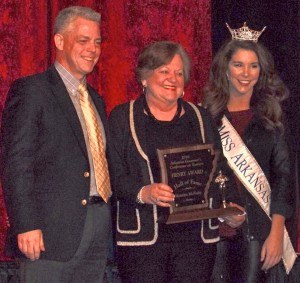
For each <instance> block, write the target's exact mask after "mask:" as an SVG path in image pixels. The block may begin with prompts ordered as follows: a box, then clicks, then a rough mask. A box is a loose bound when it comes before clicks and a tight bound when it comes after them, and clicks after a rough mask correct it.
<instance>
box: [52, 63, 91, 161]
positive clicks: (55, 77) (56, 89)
mask: <svg viewBox="0 0 300 283" xmlns="http://www.w3.org/2000/svg"><path fill="white" fill-rule="evenodd" d="M48 79H49V82H50V85H51V88H52V93H53V95H54V97H55V99H56V100H57V102H58V104H59V106H60V107H61V110H62V113H63V114H64V115H65V117H66V119H67V120H68V122H69V124H70V126H71V128H72V129H73V132H74V135H75V137H76V138H77V141H78V144H79V146H80V148H81V150H82V152H83V154H84V155H85V156H86V158H87V159H88V154H87V149H86V144H85V140H84V135H83V131H82V128H81V124H80V121H79V118H78V115H77V112H76V110H75V107H74V105H73V103H72V100H71V98H70V96H69V94H68V91H67V89H66V87H65V85H64V83H63V81H62V79H61V78H60V76H59V74H58V73H57V71H56V69H55V67H54V66H52V67H50V68H49V70H48Z"/></svg>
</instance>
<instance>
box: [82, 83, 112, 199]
mask: <svg viewBox="0 0 300 283" xmlns="http://www.w3.org/2000/svg"><path fill="white" fill-rule="evenodd" d="M78 92H79V94H80V106H81V109H82V113H83V116H84V120H85V124H86V128H87V133H88V138H89V143H90V150H91V155H92V160H93V164H94V171H95V179H96V186H97V191H98V193H99V195H100V196H101V197H102V198H103V199H104V201H105V202H107V201H108V198H109V197H110V195H111V187H110V180H109V174H108V166H107V160H106V155H105V150H104V143H103V138H102V134H101V130H100V128H99V125H98V123H97V118H96V114H95V111H94V108H93V107H92V104H91V101H90V97H89V94H88V91H87V89H86V87H85V85H83V84H81V85H79V87H78Z"/></svg>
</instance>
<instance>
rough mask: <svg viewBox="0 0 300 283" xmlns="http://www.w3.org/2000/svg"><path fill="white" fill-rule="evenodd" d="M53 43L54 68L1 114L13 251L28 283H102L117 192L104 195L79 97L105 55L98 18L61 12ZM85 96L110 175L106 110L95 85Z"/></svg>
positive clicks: (11, 97) (28, 83)
mask: <svg viewBox="0 0 300 283" xmlns="http://www.w3.org/2000/svg"><path fill="white" fill-rule="evenodd" d="M54 42H55V46H56V61H55V64H54V65H53V66H51V67H50V68H49V69H48V70H47V71H45V72H44V73H40V74H36V75H33V76H29V77H26V78H21V79H18V80H16V81H15V82H14V83H13V84H12V86H11V88H10V91H9V93H8V97H7V101H6V104H5V108H4V111H3V120H2V132H1V134H2V136H1V140H2V153H3V156H2V157H3V165H4V166H3V172H2V178H3V189H4V195H5V201H6V206H7V210H8V215H9V220H10V224H11V228H10V231H9V241H8V250H9V251H10V252H11V255H14V256H16V257H19V258H21V277H22V278H21V281H22V282H43V283H45V282H89V283H91V282H102V278H103V274H104V270H105V265H106V258H107V249H108V242H109V237H110V233H111V215H110V204H109V196H110V194H111V191H110V186H109V187H108V188H106V190H108V194H107V196H108V198H106V197H104V198H103V197H102V196H101V194H100V193H99V191H100V192H101V190H102V189H103V188H102V187H101V186H102V184H100V183H98V181H97V180H96V179H97V178H96V175H97V174H96V171H97V168H96V167H97V164H96V162H95V159H94V156H93V151H92V147H91V140H90V136H89V127H88V123H87V121H86V119H85V115H84V111H83V110H82V107H81V104H80V103H81V102H80V99H79V97H80V94H79V91H78V90H77V89H78V86H79V85H80V84H83V85H86V75H87V74H89V73H90V72H92V71H93V68H94V66H95V65H96V63H97V61H98V59H99V56H100V53H101V49H100V43H101V36H100V14H99V13H97V12H95V11H93V10H92V9H89V8H86V7H78V6H76V7H75V6H74V7H69V8H66V9H64V10H62V11H61V12H60V13H59V15H58V17H57V18H56V21H55V27H54ZM87 90H88V97H89V101H90V104H91V107H92V109H93V111H94V114H95V117H96V122H95V124H96V126H95V127H97V128H98V129H99V131H100V132H101V133H100V136H102V137H101V143H102V145H103V146H102V147H104V150H105V152H104V158H102V159H103V162H104V164H105V166H106V167H105V168H104V169H102V170H103V172H105V173H107V160H108V161H109V148H108V145H109V143H108V141H107V140H108V134H107V125H106V112H105V105H104V101H103V99H102V98H101V97H100V96H99V95H98V94H97V92H96V91H95V90H94V89H93V88H91V87H90V86H89V85H87ZM106 157H107V158H106ZM95 165H96V166H95ZM95 168H96V169H95ZM106 175H107V176H108V174H106ZM108 178H109V177H107V180H108V182H107V183H109V179H108Z"/></svg>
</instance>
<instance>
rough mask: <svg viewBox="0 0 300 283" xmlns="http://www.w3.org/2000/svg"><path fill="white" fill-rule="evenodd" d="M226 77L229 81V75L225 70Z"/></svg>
mask: <svg viewBox="0 0 300 283" xmlns="http://www.w3.org/2000/svg"><path fill="white" fill-rule="evenodd" d="M226 77H227V80H228V81H229V75H228V72H226Z"/></svg>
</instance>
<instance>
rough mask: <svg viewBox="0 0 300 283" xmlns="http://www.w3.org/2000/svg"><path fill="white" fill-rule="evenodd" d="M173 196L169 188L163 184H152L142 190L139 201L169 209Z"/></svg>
mask: <svg viewBox="0 0 300 283" xmlns="http://www.w3.org/2000/svg"><path fill="white" fill-rule="evenodd" d="M174 199H175V195H174V193H173V190H172V188H171V187H170V186H168V185H166V184H163V183H154V184H151V185H147V186H145V187H143V188H142V192H141V200H142V201H143V202H144V203H148V204H156V205H158V206H163V207H170V206H171V205H170V203H171V202H172V201H174Z"/></svg>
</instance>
